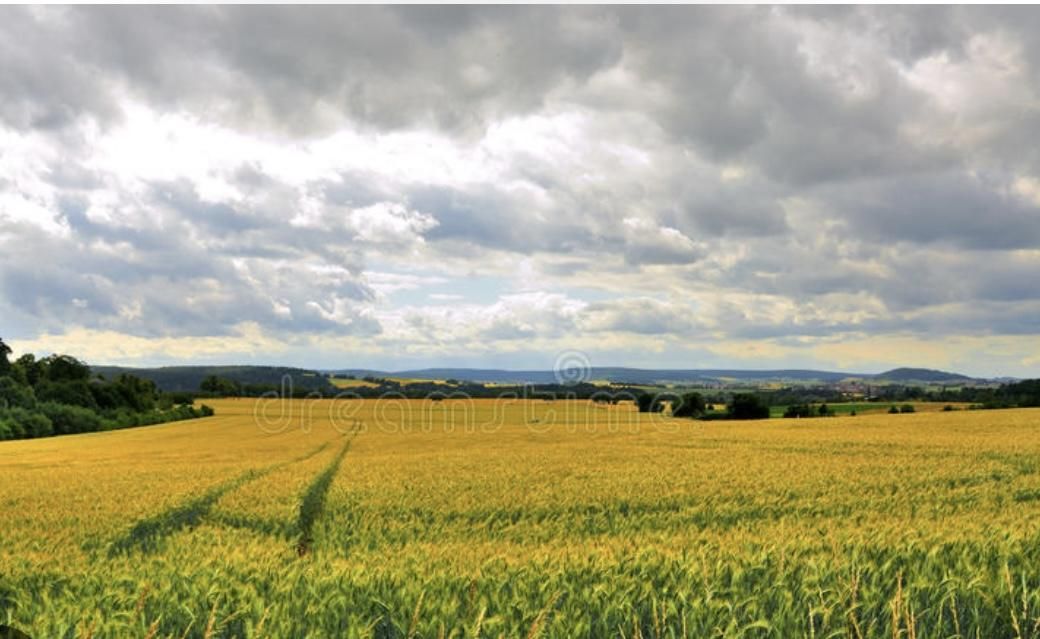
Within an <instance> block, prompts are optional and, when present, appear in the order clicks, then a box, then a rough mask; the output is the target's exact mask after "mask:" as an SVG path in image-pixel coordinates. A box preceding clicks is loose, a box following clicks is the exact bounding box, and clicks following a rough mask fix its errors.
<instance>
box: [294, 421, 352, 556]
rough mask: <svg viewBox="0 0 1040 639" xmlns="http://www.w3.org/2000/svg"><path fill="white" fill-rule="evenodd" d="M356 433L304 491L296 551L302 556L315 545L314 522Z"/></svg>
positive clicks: (298, 518) (322, 507) (322, 508)
mask: <svg viewBox="0 0 1040 639" xmlns="http://www.w3.org/2000/svg"><path fill="white" fill-rule="evenodd" d="M356 435H357V430H355V431H354V432H353V434H352V435H351V437H350V439H347V441H346V442H344V443H343V447H342V448H341V449H340V450H339V452H338V453H337V454H336V457H335V458H333V460H332V462H330V463H329V465H328V466H327V467H326V468H325V470H323V471H322V472H321V473H320V474H318V476H317V477H315V478H314V481H312V482H311V484H310V485H309V486H308V487H307V490H306V491H304V493H303V498H302V499H300V511H299V516H298V517H297V519H296V528H297V530H298V531H299V540H298V541H297V543H296V552H297V553H298V554H299V555H300V556H301V557H302V556H304V555H306V554H307V553H309V552H310V550H311V546H313V545H314V522H315V521H316V520H317V519H318V516H319V515H321V512H322V510H324V508H325V496H326V495H327V494H328V492H329V486H330V485H331V484H332V480H333V479H334V478H335V477H336V473H338V472H339V467H340V464H341V463H343V458H344V457H346V455H347V451H349V450H350V444H351V442H352V441H353V438H354V437H355V436H356Z"/></svg>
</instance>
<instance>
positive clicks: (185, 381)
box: [91, 366, 333, 391]
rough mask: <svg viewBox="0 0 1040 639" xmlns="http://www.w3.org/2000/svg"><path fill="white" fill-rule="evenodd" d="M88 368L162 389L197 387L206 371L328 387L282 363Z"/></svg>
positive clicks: (317, 376)
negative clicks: (289, 380)
mask: <svg viewBox="0 0 1040 639" xmlns="http://www.w3.org/2000/svg"><path fill="white" fill-rule="evenodd" d="M91 370H93V371H94V372H95V373H100V374H101V375H104V376H105V377H106V378H111V377H114V376H116V375H119V374H120V373H129V374H131V375H135V376H137V377H141V378H143V379H149V380H151V381H153V382H155V384H156V386H158V387H159V388H160V389H162V390H164V391H197V390H199V384H201V383H202V380H203V379H205V378H206V377H207V376H209V375H217V376H218V377H226V378H227V379H231V380H234V381H236V382H238V383H239V384H243V385H245V384H270V385H274V386H280V385H281V383H282V380H283V379H285V378H286V377H287V376H288V378H289V379H291V380H292V385H293V387H294V388H306V389H313V390H323V391H325V390H332V389H333V387H332V385H331V384H330V382H329V380H328V378H327V377H326V376H325V375H324V374H321V373H318V372H315V371H311V370H306V369H302V368H290V367H286V366H164V367H160V368H126V367H122V366H91Z"/></svg>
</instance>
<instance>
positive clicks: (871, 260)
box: [0, 6, 1040, 340]
mask: <svg viewBox="0 0 1040 639" xmlns="http://www.w3.org/2000/svg"><path fill="white" fill-rule="evenodd" d="M128 105H135V106H140V107H142V110H144V111H147V112H150V113H154V114H156V115H157V116H162V115H164V114H167V115H173V116H176V117H178V118H181V119H182V120H183V122H182V125H183V126H186V127H187V126H191V125H198V126H211V125H212V126H214V127H220V128H221V130H222V131H230V133H229V134H228V136H226V137H222V138H219V139H220V140H231V142H229V143H230V144H234V143H235V140H238V139H239V138H236V137H235V135H236V134H241V135H240V137H241V138H243V139H245V138H248V139H250V140H252V141H258V140H262V141H263V143H267V144H275V145H281V146H280V148H284V149H285V150H286V154H289V153H290V152H299V153H298V154H297V155H293V157H299V158H301V161H306V160H308V159H314V157H313V156H314V155H320V154H319V153H317V152H314V153H312V151H313V149H311V148H310V147H308V145H309V144H310V143H312V142H315V141H316V140H317V141H321V140H327V139H331V138H328V136H330V135H331V134H333V133H336V132H339V131H343V130H347V131H349V132H350V133H351V135H355V137H351V138H350V140H351V141H350V142H349V143H348V144H345V145H344V148H342V149H340V148H333V149H332V150H331V151H329V150H328V149H326V150H325V151H323V153H325V155H324V156H323V158H322V159H328V158H330V157H331V158H335V157H336V156H337V154H339V153H342V154H343V155H350V153H351V152H353V153H355V154H358V155H361V156H362V160H361V161H358V162H356V163H354V164H350V163H347V164H349V165H350V166H349V167H348V168H343V167H342V166H340V165H335V166H331V164H335V163H334V162H329V163H326V164H322V162H317V161H315V165H314V166H316V167H317V168H314V169H313V173H314V175H309V174H307V173H309V172H310V171H311V169H310V168H309V167H310V165H305V168H304V169H301V170H300V171H299V173H302V174H304V175H303V176H302V177H301V176H300V175H296V174H295V173H294V172H293V171H291V170H289V169H286V168H285V167H280V168H279V167H277V166H276V167H274V168H272V166H271V162H267V163H266V164H265V161H264V160H263V158H254V157H251V156H250V154H251V153H252V152H253V149H254V147H252V146H249V145H244V146H243V148H244V149H246V150H244V151H243V152H242V154H241V155H242V157H240V158H237V159H236V161H239V163H238V164H234V163H232V164H231V166H230V168H229V167H228V166H226V165H224V164H221V163H220V162H214V163H213V165H210V164H208V161H209V160H210V158H209V157H208V153H209V152H212V153H214V154H215V155H219V153H218V152H219V151H221V150H222V149H217V148H214V149H208V148H204V149H199V148H192V149H191V151H192V152H193V153H195V154H196V155H195V156H191V157H192V159H193V160H197V164H198V165H199V166H202V167H205V170H200V171H198V172H195V173H192V172H190V171H187V172H185V173H188V174H187V175H180V174H178V173H177V171H170V173H172V175H166V172H163V171H159V173H160V174H161V175H160V176H155V175H150V174H148V175H143V177H142V176H140V175H134V176H132V177H126V176H124V175H121V174H120V172H121V171H122V172H127V173H133V171H131V170H129V169H127V168H126V167H125V166H123V164H121V163H120V162H114V163H108V164H106V163H105V162H104V161H101V160H99V159H98V157H95V154H99V155H103V150H104V149H103V145H101V144H99V142H98V141H99V140H103V139H104V137H105V135H106V133H110V132H112V131H118V130H119V127H120V125H122V124H125V123H126V122H127V121H128V114H131V111H130V110H129V109H128ZM1038 105H1040V11H1038V10H1037V9H1036V8H1032V7H1013V8H998V9H991V8H988V7H930V6H929V7H703V6H696V7H672V6H670V7H564V8H559V7H463V6H451V7H403V6H393V7H376V6H360V7H307V8H285V7H38V8H17V7H5V8H2V9H0V135H5V134H7V133H10V134H11V136H12V137H11V139H12V140H14V139H15V138H16V137H18V136H23V137H22V138H19V139H20V140H21V143H22V144H24V145H27V146H29V147H33V148H35V147H40V148H45V149H46V150H47V153H42V154H41V155H40V157H39V158H33V159H34V162H23V160H22V156H21V155H18V153H20V152H21V151H19V150H18V149H17V148H15V147H16V146H17V145H16V144H15V143H14V142H12V143H11V145H10V146H9V147H8V146H6V145H5V148H3V149H0V196H11V197H10V198H8V199H5V200H0V251H2V252H0V267H2V270H0V297H2V301H3V303H5V304H10V305H15V306H17V307H18V309H19V310H18V316H17V318H16V319H14V320H10V321H12V322H16V323H17V325H18V326H22V327H26V326H31V325H32V324H33V322H36V323H38V324H39V326H41V327H46V328H53V329H55V330H57V329H60V328H62V327H64V326H68V325H70V324H76V325H82V326H86V327H93V328H103V329H111V330H119V331H128V332H136V333H139V334H145V335H171V334H185V335H186V334H198V335H206V334H208V335H213V334H225V333H227V332H228V331H230V330H231V327H233V326H234V325H235V324H236V323H238V322H241V321H243V320H244V319H249V320H252V321H255V322H257V323H259V324H260V325H261V326H262V327H264V328H269V329H272V330H280V331H285V332H293V333H297V334H306V333H308V332H314V333H323V334H344V335H375V334H378V333H379V332H380V331H381V330H382V328H383V327H382V326H381V324H380V323H379V321H378V320H376V319H374V317H373V315H372V314H371V313H369V311H370V310H371V308H372V307H373V306H374V305H376V304H377V303H378V302H379V300H380V294H379V293H378V292H377V290H376V289H375V288H374V287H373V286H372V285H370V284H369V283H368V279H367V278H366V273H367V271H368V268H369V266H368V265H369V264H370V263H371V262H372V261H373V260H371V259H370V256H372V255H378V256H379V260H378V261H379V263H381V264H390V265H391V266H393V267H397V268H399V269H400V270H402V271H410V272H424V271H431V272H434V271H436V269H437V268H438V267H440V266H442V265H443V264H444V263H446V262H448V261H449V260H450V261H451V262H452V264H453V268H455V271H454V273H456V274H457V273H458V272H471V273H472V272H479V271H481V270H483V269H488V270H493V271H495V272H497V273H507V274H510V273H512V271H514V270H515V269H516V266H517V264H518V263H519V261H520V260H521V259H525V258H532V259H530V260H526V262H530V264H531V265H533V266H531V268H532V269H534V272H533V273H532V274H531V278H532V279H535V280H536V281H535V283H536V284H539V285H542V288H545V289H549V288H551V286H550V284H552V285H556V284H559V285H560V286H562V287H567V286H572V287H574V289H578V288H594V289H597V290H598V291H600V292H604V291H606V292H607V293H612V294H615V295H617V296H619V297H621V296H629V297H630V298H631V299H636V300H637V301H635V302H625V301H623V300H622V301H603V302H597V303H595V304H592V305H590V306H589V307H588V308H587V309H586V311H585V314H584V316H583V317H584V321H585V323H584V324H582V325H581V326H580V327H578V328H575V325H570V324H566V325H565V328H566V330H563V329H560V327H559V326H557V325H552V326H548V325H544V326H543V325H541V324H538V323H537V322H531V321H526V320H518V319H517V318H515V317H509V316H507V315H508V313H506V314H504V315H503V316H502V317H499V318H497V319H495V320H494V322H492V323H490V324H489V325H488V326H487V327H485V329H484V331H485V332H484V335H483V337H485V338H487V339H489V340H510V339H517V340H519V339H530V338H531V337H544V336H558V335H561V334H566V332H567V331H568V330H570V331H577V330H579V329H580V330H617V331H621V332H630V333H636V334H643V335H664V334H674V335H689V334H692V333H694V332H696V331H698V330H701V328H702V327H701V325H700V324H699V323H697V322H693V321H692V320H690V319H688V317H687V316H686V315H684V314H685V313H686V310H684V309H676V308H673V307H670V306H667V305H663V304H656V303H651V302H648V301H646V300H644V299H643V298H642V297H640V296H642V295H645V294H646V293H647V291H646V289H647V288H648V287H649V288H651V289H654V290H665V289H667V290H669V291H670V292H672V293H673V294H675V295H676V297H681V298H683V299H693V298H694V297H696V294H698V293H703V292H704V289H706V288H711V289H713V290H718V291H726V292H729V293H731V294H732V295H733V299H734V301H732V307H728V306H726V305H725V304H719V305H717V308H716V309H715V310H714V311H713V313H714V317H715V318H716V320H717V324H718V326H721V327H723V329H724V330H723V333H724V335H723V337H725V336H729V337H737V338H755V339H764V338H783V337H785V336H793V335H798V336H805V335H808V336H828V335H835V334H840V333H842V332H849V331H867V332H870V331H873V332H899V331H911V332H917V333H921V334H933V333H936V332H938V333H951V334H952V333H955V332H957V331H968V332H977V333H1006V334H1028V333H1029V332H1030V331H1033V332H1036V330H1037V327H1036V322H1035V320H1034V319H1031V318H1033V317H1035V314H1032V315H1031V313H1032V311H1034V310H1035V303H1036V302H1037V301H1038V298H1040V287H1038V286H1036V284H1035V283H1034V279H1035V278H1034V274H1035V273H1036V272H1037V269H1038V268H1040V263H1038V260H1040V257H1038V255H1037V253H1036V247H1038V246H1040V206H1038V203H1040V182H1038V181H1037V180H1038V176H1040V146H1038V145H1037V144H1036V143H1035V140H1036V139H1037V137H1038V135H1040V106H1038ZM554 118H556V119H554ZM184 122H186V123H188V124H184ZM546 122H548V124H546ZM507 124H512V125H515V128H514V129H509V130H507V131H505V132H504V133H503V127H505V125H507ZM539 127H542V128H539ZM553 127H556V128H553ZM171 130H174V131H176V130H177V129H176V127H172V128H171ZM413 133H415V134H419V135H424V136H427V137H426V138H422V141H420V142H414V143H412V144H414V145H417V146H414V147H408V146H407V144H403V145H402V146H400V147H394V148H393V150H392V151H391V152H388V153H384V154H383V155H379V154H378V153H376V151H378V152H383V151H385V149H381V148H377V147H378V146H379V141H380V140H385V139H386V138H387V136H392V135H407V134H413ZM204 135H208V134H204ZM496 136H497V137H496ZM207 139H209V138H207ZM213 139H218V137H217V136H214V137H213ZM430 139H433V140H435V142H429V140H430ZM272 141H273V142H272ZM156 144H157V145H158V148H143V149H141V150H137V151H135V153H137V154H138V155H140V157H142V158H147V159H155V158H158V159H159V160H161V159H162V156H163V154H164V153H165V152H166V149H165V148H164V147H163V142H162V141H161V140H160V141H159V142H157V143H156ZM171 144H172V142H171ZM215 144H216V143H215ZM369 144H371V145H372V147H373V149H368V148H367V147H366V145H369ZM422 144H430V145H431V148H434V149H442V148H443V149H446V151H444V153H443V157H440V156H439V155H438V154H440V151H436V152H434V151H429V150H428V149H425V147H421V145H422ZM434 144H441V145H443V146H432V145H434ZM351 145H353V146H351ZM347 147H351V148H347ZM99 149H101V150H99ZM301 149H302V151H301ZM370 150H372V151H373V153H372V155H373V157H375V156H377V155H379V157H380V158H382V160H381V161H375V160H373V162H372V163H371V166H369V165H368V164H366V162H365V161H364V159H365V158H364V156H365V155H366V153H368V151H370ZM423 153H425V154H426V155H425V156H423ZM395 154H397V155H395ZM453 154H454V155H453ZM131 155H133V154H131ZM431 155H438V157H434V158H432V159H430V157H429V156H431ZM413 156H422V157H425V158H426V162H427V164H428V166H426V168H427V169H429V170H427V171H425V172H422V171H418V173H421V175H413V173H412V171H411V168H410V167H411V166H412V165H411V164H408V161H410V160H412V159H413ZM135 157H136V156H135ZM387 157H390V158H391V159H390V160H387V159H386V158H387ZM393 158H397V159H399V160H400V162H401V164H402V166H404V167H406V168H404V169H401V170H397V168H396V167H394V166H391V165H392V164H393V163H394V161H395V160H394V159H393ZM101 159H102V160H103V159H104V158H101ZM124 160H125V158H124ZM456 160H458V161H457V162H456ZM124 163H125V162H124ZM157 164H161V161H160V162H157ZM275 164H277V162H276V163H275ZM456 164H459V165H463V166H456ZM431 166H432V167H433V169H430V167H431ZM473 167H477V168H473ZM440 173H443V174H444V175H443V176H441V175H440ZM211 178H212V179H214V180H216V181H217V182H218V183H219V185H220V186H221V187H222V188H223V187H224V186H226V187H227V188H226V189H224V190H221V189H220V188H218V189H217V190H216V195H214V191H212V190H210V191H207V190H206V188H205V185H204V184H202V183H203V182H205V181H206V180H208V179H211ZM227 192H234V194H233V195H228V194H227ZM50 194H53V195H50ZM41 208H42V209H46V210H47V211H48V212H49V213H52V214H53V215H54V217H55V223H56V224H57V225H58V226H60V227H61V228H60V229H57V230H56V229H54V228H49V227H47V225H46V224H42V223H41V224H39V225H34V224H32V223H29V222H27V221H26V219H27V217H32V216H39V215H41V214H40V213H38V211H39V210H40V209H41ZM16 209H18V211H17V212H16ZM25 211H29V212H28V213H26V212H25ZM106 211H107V212H108V213H110V215H109V214H106ZM16 213H17V214H16ZM38 221H39V220H38ZM43 228H48V230H42V229H43ZM40 255H47V256H49V258H48V259H47V260H40V259H38V256H40ZM30 265H31V266H30ZM539 269H540V270H539ZM391 270H392V269H391ZM438 274H440V273H438ZM456 276H457V275H456ZM626 276H630V277H629V278H628V279H627V280H626V279H625V277H626ZM538 277H541V278H542V279H543V280H544V281H540V282H539V281H537V278H538ZM549 280H552V281H551V282H550V281H549ZM557 280H558V281H559V282H557ZM450 284H451V285H458V286H459V288H460V289H461V288H465V286H466V281H465V279H464V278H462V279H459V280H454V281H452V282H451V283H450ZM527 284H528V285H529V284H530V283H527ZM612 287H615V288H612ZM498 293H499V294H501V293H502V291H498ZM841 296H845V298H847V299H845V298H842V299H838V298H840V297H841ZM738 298H739V299H740V300H741V301H740V302H739V303H738V302H737V301H735V300H737V299H738ZM640 300H641V301H640ZM828 304H841V305H843V306H842V307H841V308H834V307H828ZM770 305H775V306H776V308H781V309H782V310H776V309H774V308H773V306H770ZM760 307H768V308H770V309H773V310H774V312H773V313H772V314H769V313H765V312H761V313H759V312H757V311H758V310H760ZM792 309H793V310H792ZM708 311H710V309H708V310H707V311H706V313H708V314H709V315H710V314H711V313H710V312H708ZM510 312H513V310H510ZM829 312H830V313H831V314H832V315H833V318H828V317H826V316H827V314H828V313H829ZM12 317H14V315H13V314H12ZM579 324H580V322H579ZM25 330H29V329H25ZM428 332H430V333H433V332H435V330H434V328H430V329H429V331H428Z"/></svg>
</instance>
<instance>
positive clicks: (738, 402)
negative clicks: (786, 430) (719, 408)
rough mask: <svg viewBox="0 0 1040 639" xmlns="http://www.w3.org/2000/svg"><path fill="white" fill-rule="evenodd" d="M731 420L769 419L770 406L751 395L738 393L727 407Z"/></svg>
mask: <svg viewBox="0 0 1040 639" xmlns="http://www.w3.org/2000/svg"><path fill="white" fill-rule="evenodd" d="M726 412H727V413H728V414H729V418H730V419H768V418H769V406H766V405H765V404H763V403H762V400H760V399H759V398H758V396H756V395H753V394H751V393H737V394H736V395H734V396H733V399H731V400H730V401H729V405H728V406H726Z"/></svg>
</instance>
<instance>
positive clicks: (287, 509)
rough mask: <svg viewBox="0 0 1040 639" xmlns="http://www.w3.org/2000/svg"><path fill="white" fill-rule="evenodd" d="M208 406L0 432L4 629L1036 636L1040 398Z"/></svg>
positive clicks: (120, 633) (42, 633) (121, 633)
mask: <svg viewBox="0 0 1040 639" xmlns="http://www.w3.org/2000/svg"><path fill="white" fill-rule="evenodd" d="M213 404H214V407H215V408H216V409H217V416H216V417H212V418H207V419H202V420H197V421H192V422H185V423H178V424H167V425H163V426H155V427H146V428H139V429H134V430H126V431H116V432H109V433H97V434H91V435H76V436H67V437H58V438H51V439H43V440H27V441H17V442H5V443H3V444H0V486H2V488H0V502H2V504H3V508H4V513H5V522H4V523H5V525H4V526H3V527H0V623H10V624H12V625H15V626H17V627H20V628H23V629H26V630H27V631H29V632H30V633H31V634H32V635H33V636H35V637H65V636H72V637H75V636H94V637H137V636H151V637H182V636H188V637H206V636H209V637H260V636H263V637H329V636H335V637H343V636H346V637H367V636H390V637H394V636H401V637H407V636H424V637H439V636H446V637H447V636H455V637H472V636H481V637H484V636H487V637H499V636H506V637H515V636H543V637H573V636H588V637H601V636H619V637H683V636H686V637H711V636H727V637H728V636H775V637H829V636H841V637H846V636H847V637H880V636H884V637H892V636H904V637H909V636H916V637H976V636H979V637H1014V636H1022V637H1026V636H1033V633H1035V632H1036V628H1037V623H1038V618H1040V526H1038V525H1037V523H1036V522H1037V521H1040V518H1038V517H1040V410H1035V409H1022V410H1006V411H954V412H919V413H916V414H902V415H887V414H881V415H874V414H871V415H859V416H856V417H844V416H842V417H834V418H829V419H807V420H779V419H777V420H767V421H757V422H732V421H729V422H699V421H692V420H673V419H669V418H667V417H663V416H660V415H654V414H640V413H637V412H635V410H634V407H632V406H630V405H619V406H609V405H598V404H591V403H587V402H570V401H529V400H525V401H512V402H502V401H495V400H475V401H466V400H445V401H440V402H433V401H417V400H416V401H405V400H400V401H390V402H385V401H384V402H377V401H375V400H364V401H362V400H347V401H329V400H317V401H307V402H303V401H296V402H280V401H271V402H268V403H267V404H264V405H260V406H259V407H258V405H257V404H256V403H254V402H253V401H252V400H218V401H215V402H213ZM142 531H143V532H142ZM145 533H147V534H145ZM135 535H136V536H135ZM302 542H306V543H302ZM301 544H302V547H301Z"/></svg>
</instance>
